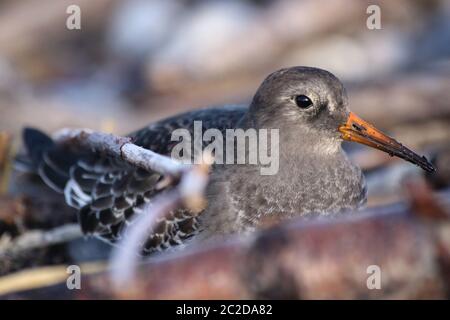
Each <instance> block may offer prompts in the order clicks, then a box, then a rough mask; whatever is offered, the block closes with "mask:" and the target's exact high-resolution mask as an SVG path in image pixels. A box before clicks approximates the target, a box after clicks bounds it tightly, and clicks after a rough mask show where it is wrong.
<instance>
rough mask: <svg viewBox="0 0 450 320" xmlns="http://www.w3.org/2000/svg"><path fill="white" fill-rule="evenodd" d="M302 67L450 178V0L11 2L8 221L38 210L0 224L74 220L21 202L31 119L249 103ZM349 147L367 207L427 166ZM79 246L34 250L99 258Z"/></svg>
mask: <svg viewBox="0 0 450 320" xmlns="http://www.w3.org/2000/svg"><path fill="white" fill-rule="evenodd" d="M73 4H75V5H78V6H79V7H80V9H81V30H69V29H67V28H66V20H67V18H68V17H69V15H70V14H68V13H66V9H67V7H68V6H69V5H73ZM373 4H376V5H378V6H379V7H380V9H381V29H375V30H370V29H369V28H368V27H367V19H368V18H369V17H370V15H371V13H367V8H368V7H369V5H373ZM293 65H307V66H314V67H320V68H324V69H327V70H329V71H331V72H332V73H334V74H335V75H336V76H338V77H339V78H340V79H341V80H342V81H343V82H344V84H345V86H346V88H347V91H348V96H349V102H350V108H351V109H352V110H353V111H355V112H356V113H357V114H359V115H360V116H361V117H362V118H364V119H366V120H368V121H370V122H372V123H374V124H376V125H377V127H379V128H381V129H383V130H385V131H387V132H389V133H390V134H392V135H393V136H394V137H396V138H397V139H398V140H399V141H401V142H403V143H405V144H406V145H408V146H409V147H411V148H412V149H415V150H417V151H420V152H422V153H424V154H426V155H427V156H429V157H431V158H433V161H434V162H435V163H437V166H438V169H439V170H438V174H436V175H435V176H433V177H428V179H429V181H430V183H431V184H432V186H433V187H434V188H436V189H441V188H446V187H447V186H448V182H449V177H450V172H449V171H450V166H448V163H449V161H450V125H449V124H450V1H446V0H428V1H426V0H397V1H363V0H345V1H344V0H280V1H269V0H264V1H257V0H242V1H237V0H214V1H206V0H180V1H173V0H128V1H121V0H96V1H89V0H70V1H66V0H21V1H13V0H2V1H1V2H0V168H1V169H0V178H1V194H2V196H1V198H0V199H1V201H3V203H4V204H3V205H2V206H1V207H2V209H0V220H1V215H4V216H10V215H11V212H15V214H16V216H15V217H17V216H20V214H22V215H23V214H24V212H29V211H27V210H28V209H27V208H35V209H34V210H35V211H34V212H38V211H39V217H38V218H36V215H35V214H34V215H33V214H30V213H27V214H26V215H27V217H28V218H24V219H25V223H22V225H21V226H19V227H17V226H14V228H15V229H14V228H13V227H11V226H7V223H6V222H0V233H2V232H3V233H4V232H5V231H4V230H9V231H10V234H19V233H20V232H21V230H22V231H23V230H24V229H27V228H38V227H39V228H50V227H51V226H52V225H55V224H58V223H61V221H63V220H64V219H66V220H73V219H75V215H74V212H73V211H69V212H68V213H67V214H65V215H64V214H63V212H65V211H67V210H68V209H66V208H63V207H62V205H59V204H58V202H45V201H44V200H43V199H44V197H43V196H41V195H39V196H36V195H35V194H34V195H32V196H28V197H25V198H24V196H23V194H24V193H26V192H25V191H26V189H24V187H23V186H21V185H18V184H17V180H18V179H16V177H15V175H14V173H13V172H12V170H11V165H10V160H9V159H10V155H11V154H13V153H14V152H16V151H17V150H19V148H20V144H21V142H20V132H21V129H22V128H23V127H24V126H34V127H38V128H40V129H44V130H45V131H47V132H49V133H51V132H53V131H55V130H57V129H60V128H62V127H87V128H92V129H96V130H101V131H107V132H114V133H117V134H126V133H127V132H130V131H132V130H135V129H137V128H139V127H142V126H144V125H146V124H148V123H149V122H152V121H155V120H158V119H160V118H163V117H165V116H168V115H172V114H175V113H178V112H181V111H187V110H190V109H194V108H201V107H205V106H210V105H217V104H224V103H225V104H233V103H247V102H249V101H250V99H251V98H252V95H253V93H254V92H255V90H256V88H257V87H258V85H259V84H260V82H261V81H262V80H263V79H264V77H265V76H266V75H268V74H269V73H271V72H273V71H275V70H276V69H279V68H282V67H287V66H293ZM348 148H356V149H349V152H350V153H351V156H352V157H353V159H354V160H355V161H356V162H358V163H359V164H360V165H361V166H362V167H363V169H364V170H365V171H366V174H367V177H368V182H369V203H368V204H369V205H371V206H372V205H379V204H385V203H389V202H393V201H396V200H398V199H401V198H402V197H403V193H402V188H401V186H402V181H403V179H404V178H405V177H407V176H411V175H413V174H422V173H421V171H420V169H417V168H415V167H414V166H412V165H410V164H408V163H406V162H402V161H398V160H396V159H392V158H389V157H388V156H386V155H385V154H384V153H381V152H378V151H372V150H369V149H368V148H364V147H361V148H359V147H356V146H352V147H350V146H348ZM11 199H12V200H11ZM17 199H20V201H19V200H17ZM30 199H31V200H30ZM33 199H34V200H33ZM11 201H12V202H11ZM18 201H19V202H18ZM24 208H25V209H24ZM36 208H37V209H36ZM43 208H45V210H44V209H43ZM8 210H9V211H8ZM6 211H8V212H6ZM17 212H19V214H18V215H17ZM31 212H33V211H31ZM43 212H48V215H52V216H53V218H52V219H53V220H52V222H51V223H48V222H47V220H45V219H44V218H43V217H45V214H44V213H43ZM59 213H60V214H59ZM57 214H59V215H58V217H57V218H55V215H57ZM30 216H32V218H30ZM14 219H16V218H14ZM14 219H13V220H14ZM26 219H29V220H28V222H27V220H26ZM30 219H31V220H30ZM60 220H61V221H60ZM4 221H5V219H4ZM29 221H32V222H29ZM2 223H3V225H2ZM11 224H14V225H16V224H17V221H16V220H14V221H13V222H11ZM2 228H3V229H2ZM8 228H13V229H8ZM21 228H22V229H21ZM2 230H3V231H2ZM11 230H15V231H14V232H12V231H11ZM0 239H1V238H0ZM96 245H97V244H96ZM98 246H100V247H99V248H100V249H99V251H101V252H102V254H105V252H107V249H105V248H104V247H102V244H98ZM77 248H78V249H79V248H80V247H77ZM78 249H77V250H75V251H76V254H75V253H74V254H72V255H71V254H68V253H67V252H66V251H64V254H61V252H62V251H61V250H62V249H61V248H59V247H57V248H54V249H52V250H60V251H59V255H58V254H54V255H53V257H57V258H55V259H57V260H58V259H59V260H58V261H56V260H54V259H53V258H52V259H53V260H48V254H46V255H44V254H42V255H40V256H39V257H41V256H45V257H47V258H45V259H44V258H42V259H44V260H45V263H57V262H61V261H66V260H70V259H75V260H76V259H78V258H79V259H89V257H93V256H95V254H92V252H91V253H87V254H86V256H82V257H81V258H80V257H78V256H79V255H82V253H80V252H81V251H82V250H81V249H79V250H78ZM72 251H73V250H72ZM75 251H73V252H75ZM74 255H78V256H77V257H75V258H74ZM68 256H70V257H69V258H68ZM95 257H98V256H95ZM33 263H34V264H39V263H40V262H39V259H37V258H36V259H34V262H33ZM28 264H29V262H28ZM8 268H9V269H7V270H9V271H10V270H13V269H18V268H19V267H11V266H8ZM0 269H1V268H0ZM5 270H6V269H5ZM0 273H1V270H0Z"/></svg>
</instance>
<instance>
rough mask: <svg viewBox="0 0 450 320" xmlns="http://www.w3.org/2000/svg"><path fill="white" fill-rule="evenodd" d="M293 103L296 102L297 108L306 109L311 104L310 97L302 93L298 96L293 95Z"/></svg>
mask: <svg viewBox="0 0 450 320" xmlns="http://www.w3.org/2000/svg"><path fill="white" fill-rule="evenodd" d="M295 103H296V104H297V106H298V107H299V108H302V109H308V108H309V107H311V106H312V104H313V103H312V101H311V99H310V98H308V97H307V96H305V95H303V94H301V95H299V96H295Z"/></svg>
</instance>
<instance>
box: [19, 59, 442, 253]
mask: <svg viewBox="0 0 450 320" xmlns="http://www.w3.org/2000/svg"><path fill="white" fill-rule="evenodd" d="M194 120H199V121H202V124H203V129H208V128H217V129H219V130H221V131H224V130H225V129H229V128H242V129H249V128H254V129H262V128H265V129H278V130H279V141H280V142H279V170H278V172H277V173H276V174H274V175H261V173H260V170H259V166H258V165H250V164H248V165H246V164H240V165H217V166H215V167H214V169H213V170H212V173H211V174H210V182H209V185H208V188H207V192H206V194H207V200H208V205H207V207H206V208H205V209H204V211H203V212H202V213H201V214H200V215H198V216H194V215H192V214H191V213H190V212H189V211H188V210H185V209H179V210H176V211H175V212H171V213H170V214H169V215H168V216H167V217H166V218H165V219H164V220H162V221H160V223H159V224H158V225H157V226H156V227H155V228H154V229H153V230H150V231H149V236H148V241H147V242H146V243H145V245H144V248H143V252H144V253H151V252H154V251H161V250H163V249H166V248H169V247H172V246H174V245H177V244H182V243H184V242H186V240H187V239H188V238H191V237H192V236H193V235H197V234H198V237H199V238H202V237H203V238H209V237H212V236H216V235H228V234H231V233H246V232H248V231H251V230H254V229H255V228H258V227H259V226H260V225H261V224H262V221H263V220H264V219H265V218H271V217H275V218H276V219H279V218H290V217H294V216H305V215H309V214H317V215H328V214H334V213H338V212H342V211H343V210H354V209H357V208H358V207H360V206H361V205H362V204H364V202H365V200H366V186H365V183H364V177H363V175H362V172H361V170H360V169H359V168H358V167H357V166H356V165H354V164H352V163H351V162H350V161H349V159H348V158H347V156H346V155H345V153H344V151H343V150H342V149H341V144H342V141H343V140H348V141H355V142H359V143H362V144H366V145H368V146H371V147H374V148H377V149H380V150H382V151H384V152H387V153H389V154H390V155H395V156H398V157H400V158H403V159H405V160H407V161H410V162H412V163H414V164H416V165H418V166H420V167H422V168H423V169H424V170H426V171H430V172H432V171H434V168H433V166H432V165H431V164H430V163H429V162H428V161H427V159H426V158H425V157H421V156H419V155H417V154H416V153H414V152H412V151H411V150H409V149H407V148H406V147H405V146H403V145H402V144H400V143H398V142H397V141H395V140H394V139H393V138H390V137H388V136H387V135H385V134H383V133H382V132H381V131H379V130H377V129H375V128H374V127H373V126H372V125H370V124H369V123H367V122H365V121H363V120H362V119H360V118H359V117H357V116H356V115H355V114H354V113H352V112H350V111H349V110H348V108H347V98H346V94H345V89H344V87H343V85H342V84H341V82H340V81H339V80H338V79H337V78H336V77H335V76H334V75H333V74H331V73H330V72H327V71H324V70H321V69H316V68H311V67H292V68H286V69H282V70H279V71H276V72H274V73H272V74H270V75H269V76H268V77H267V78H266V79H265V80H264V81H263V83H262V84H261V86H260V87H259V89H258V90H257V92H256V94H255V96H254V98H253V100H252V102H251V104H250V105H249V106H234V107H230V106H228V107H221V108H210V109H205V110H197V111H192V112H187V113H184V114H180V115H176V116H173V117H171V118H168V119H165V120H161V121H159V122H156V123H154V124H151V125H149V126H147V127H145V128H143V129H141V130H138V131H136V132H134V133H131V134H130V135H129V136H130V137H132V138H133V142H134V143H135V144H137V145H139V146H142V147H144V148H148V149H151V150H153V151H155V152H158V153H160V154H165V155H169V154H170V152H171V150H172V148H173V145H174V144H173V141H171V133H172V131H173V130H174V129H177V128H186V129H188V130H190V131H192V130H193V122H194ZM24 142H25V146H26V149H27V150H28V166H31V167H32V168H33V169H34V170H35V171H36V172H37V173H38V174H39V175H40V177H41V178H42V179H43V180H44V181H45V182H46V184H47V185H49V186H50V187H51V188H53V189H54V190H56V191H59V192H61V193H64V195H65V199H66V202H67V204H68V205H70V206H72V207H75V208H77V209H79V221H80V224H81V228H82V230H83V232H84V233H86V234H93V235H96V236H98V237H100V238H102V239H107V240H109V241H111V242H116V241H117V240H118V239H120V238H121V236H122V235H123V234H124V230H125V229H126V226H127V223H126V222H127V221H130V219H131V218H132V217H133V215H135V214H138V213H140V212H142V207H143V206H144V205H145V203H147V202H151V201H152V198H153V197H154V195H155V194H157V193H159V192H161V190H157V189H156V188H155V185H156V183H157V181H158V180H159V179H161V176H160V175H159V174H158V173H156V172H148V171H145V170H143V169H140V168H135V167H131V166H130V165H128V164H126V163H123V162H122V161H121V160H120V159H113V158H108V157H106V156H101V155H98V154H92V153H89V151H84V152H75V153H74V152H73V151H71V150H68V149H66V147H64V146H61V145H56V144H55V143H54V142H53V141H52V140H51V139H50V138H49V137H48V136H46V135H45V134H43V133H41V132H40V131H38V130H35V129H25V130H24ZM21 163H22V164H24V163H25V162H24V159H22V160H21Z"/></svg>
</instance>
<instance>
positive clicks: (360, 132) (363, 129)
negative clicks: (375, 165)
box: [339, 112, 436, 172]
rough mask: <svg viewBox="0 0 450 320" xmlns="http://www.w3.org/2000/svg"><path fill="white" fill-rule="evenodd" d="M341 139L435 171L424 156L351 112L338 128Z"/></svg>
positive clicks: (429, 170) (426, 169)
mask: <svg viewBox="0 0 450 320" xmlns="http://www.w3.org/2000/svg"><path fill="white" fill-rule="evenodd" d="M339 131H340V132H341V133H342V138H343V139H344V140H347V141H353V142H358V143H362V144H365V145H367V146H370V147H372V148H375V149H378V150H381V151H384V152H386V153H388V154H389V155H391V156H397V157H399V158H402V159H404V160H406V161H409V162H411V163H414V164H416V165H418V166H419V167H421V168H422V169H424V170H425V171H428V172H434V171H436V169H435V168H434V166H433V165H432V164H431V163H430V162H429V161H428V160H427V158H425V157H424V156H419V155H418V154H417V153H415V152H413V151H411V150H410V149H408V148H407V147H405V146H404V145H402V144H401V143H400V142H398V141H396V140H395V139H394V138H391V137H389V136H387V135H385V134H384V133H383V132H381V131H380V130H378V129H377V128H375V127H374V126H373V125H371V124H370V123H368V122H366V121H364V120H363V119H361V118H360V117H358V116H357V115H355V114H354V113H353V112H350V114H349V116H348V118H347V122H346V123H345V124H344V125H341V126H340V127H339Z"/></svg>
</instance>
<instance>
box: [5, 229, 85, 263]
mask: <svg viewBox="0 0 450 320" xmlns="http://www.w3.org/2000/svg"><path fill="white" fill-rule="evenodd" d="M82 236H83V233H82V232H81V229H80V226H79V225H78V224H76V223H74V224H66V225H63V226H60V227H57V228H54V229H51V230H48V231H42V230H32V231H27V232H25V233H24V234H22V235H20V236H18V237H17V238H15V239H13V240H12V241H10V242H8V243H6V244H4V245H2V246H1V247H0V259H1V258H3V257H5V256H14V255H17V254H19V253H21V252H24V251H27V250H31V249H37V248H44V247H48V246H50V245H54V244H58V243H63V242H68V241H71V240H74V239H78V238H80V237H82Z"/></svg>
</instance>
